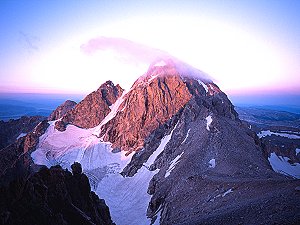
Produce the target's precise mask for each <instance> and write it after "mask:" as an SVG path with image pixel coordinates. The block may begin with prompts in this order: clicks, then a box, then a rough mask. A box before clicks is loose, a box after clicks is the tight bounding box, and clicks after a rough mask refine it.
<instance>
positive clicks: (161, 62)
mask: <svg viewBox="0 0 300 225" xmlns="http://www.w3.org/2000/svg"><path fill="white" fill-rule="evenodd" d="M166 65H167V63H166V62H165V61H164V60H161V61H159V62H157V63H156V64H154V66H155V67H161V66H166Z"/></svg>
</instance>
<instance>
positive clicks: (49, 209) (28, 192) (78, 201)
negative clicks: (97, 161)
mask: <svg viewBox="0 0 300 225" xmlns="http://www.w3.org/2000/svg"><path fill="white" fill-rule="evenodd" d="M72 170H73V174H72V173H70V172H68V171H64V170H63V169H62V168H61V167H60V166H56V167H51V168H50V169H48V168H46V167H43V168H42V169H40V171H39V172H37V173H35V174H34V175H33V176H31V177H29V178H25V177H23V178H22V179H18V180H15V181H14V182H12V183H11V184H10V185H9V186H7V187H1V188H0V198H1V204H0V212H1V221H0V224H7V225H8V224H24V225H27V224H28V225H32V224H45V225H46V224H49V225H50V224H51V225H52V224H53V225H59V224H64V225H66V224H80V225H81V224H102V225H106V224H107V225H111V224H113V222H112V220H111V218H110V214H109V209H108V207H107V206H106V204H105V202H104V200H102V199H99V198H98V196H97V195H96V194H95V193H94V192H91V189H90V184H89V181H88V178H87V177H86V176H85V175H84V174H82V173H81V165H80V164H79V163H75V164H73V165H72Z"/></svg>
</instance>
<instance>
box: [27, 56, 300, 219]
mask: <svg viewBox="0 0 300 225" xmlns="http://www.w3.org/2000/svg"><path fill="white" fill-rule="evenodd" d="M103 90H104V91H103ZM105 93H106V94H105ZM91 106H93V107H91ZM100 106H101V108H100ZM60 123H61V124H58V125H59V126H58V125H57V124H55V125H53V124H52V125H50V126H49V128H48V129H47V131H46V133H45V134H44V135H42V136H41V137H40V142H39V144H38V145H37V147H36V151H34V152H32V154H31V157H32V159H33V161H34V162H35V163H36V164H42V165H47V166H48V167H51V166H52V165H55V164H57V163H59V164H60V165H61V166H62V167H64V168H70V166H71V164H72V163H73V162H74V161H78V162H80V163H81V164H82V167H83V170H84V172H85V173H86V174H87V176H88V178H89V180H90V182H91V185H92V187H93V189H94V190H95V192H96V193H97V194H98V195H99V196H101V197H103V198H104V199H105V200H106V202H107V204H108V206H109V208H110V211H111V215H112V218H113V220H114V221H115V222H116V223H117V224H159V223H160V224H244V223H245V224H260V223H263V224H297V223H299V221H300V213H299V212H300V211H299V204H298V202H299V200H300V193H299V189H300V181H299V180H296V179H292V178H291V176H284V175H282V174H280V172H281V171H278V170H276V168H275V169H274V167H273V165H272V162H273V161H272V160H270V158H269V157H268V154H266V150H265V149H266V147H265V146H266V145H265V143H264V142H262V140H261V139H260V138H259V137H258V136H257V134H256V133H257V132H255V130H253V129H252V127H251V129H249V127H250V125H249V124H248V123H245V122H243V121H241V120H240V119H239V116H238V114H237V112H236V111H235V109H234V106H233V105H232V103H231V102H230V101H229V99H228V98H227V96H226V94H224V93H223V92H222V91H221V90H220V89H219V88H218V87H217V85H215V84H214V83H213V82H212V81H211V79H210V78H208V76H207V75H206V74H204V73H203V72H201V71H199V70H197V69H195V68H192V67H191V66H189V65H187V64H185V63H183V62H180V61H179V60H176V59H174V58H167V59H163V60H157V61H155V62H154V63H153V64H151V65H150V67H149V69H148V71H147V72H146V73H145V74H144V75H143V76H141V77H140V78H139V79H138V80H137V81H136V82H135V83H134V84H133V86H132V87H131V89H130V90H128V91H126V92H125V91H124V92H123V89H122V88H120V87H119V86H118V85H117V86H114V85H113V84H112V83H111V82H106V83H105V84H103V85H101V87H100V88H99V89H98V90H97V91H95V92H93V93H91V94H90V95H88V96H87V97H86V98H85V99H84V100H83V101H82V102H80V103H78V104H77V105H76V106H75V107H74V108H73V109H71V110H70V111H68V112H67V114H66V115H65V116H63V117H62V120H61V122H60ZM60 127H63V129H60ZM57 128H58V129H57ZM84 128H89V129H84ZM294 168H296V170H297V168H298V167H294ZM274 170H275V171H276V172H279V173H276V172H274ZM128 212H130V217H129V216H128Z"/></svg>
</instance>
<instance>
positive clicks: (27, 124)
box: [0, 116, 46, 149]
mask: <svg viewBox="0 0 300 225" xmlns="http://www.w3.org/2000/svg"><path fill="white" fill-rule="evenodd" d="M44 119H46V118H45V117H43V116H30V117H27V116H22V117H21V118H20V119H16V120H13V119H11V120H9V121H7V122H4V121H0V149H2V148H4V147H6V146H8V145H10V144H12V143H14V142H15V141H16V140H17V137H18V136H19V135H20V134H21V133H23V134H24V135H25V134H26V133H28V132H30V131H32V130H33V128H34V127H35V126H36V125H38V123H39V122H41V121H42V120H44Z"/></svg>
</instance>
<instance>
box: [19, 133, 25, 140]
mask: <svg viewBox="0 0 300 225" xmlns="http://www.w3.org/2000/svg"><path fill="white" fill-rule="evenodd" d="M26 134H27V133H21V134H19V136H18V137H17V139H19V138H21V137H25V136H26Z"/></svg>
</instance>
